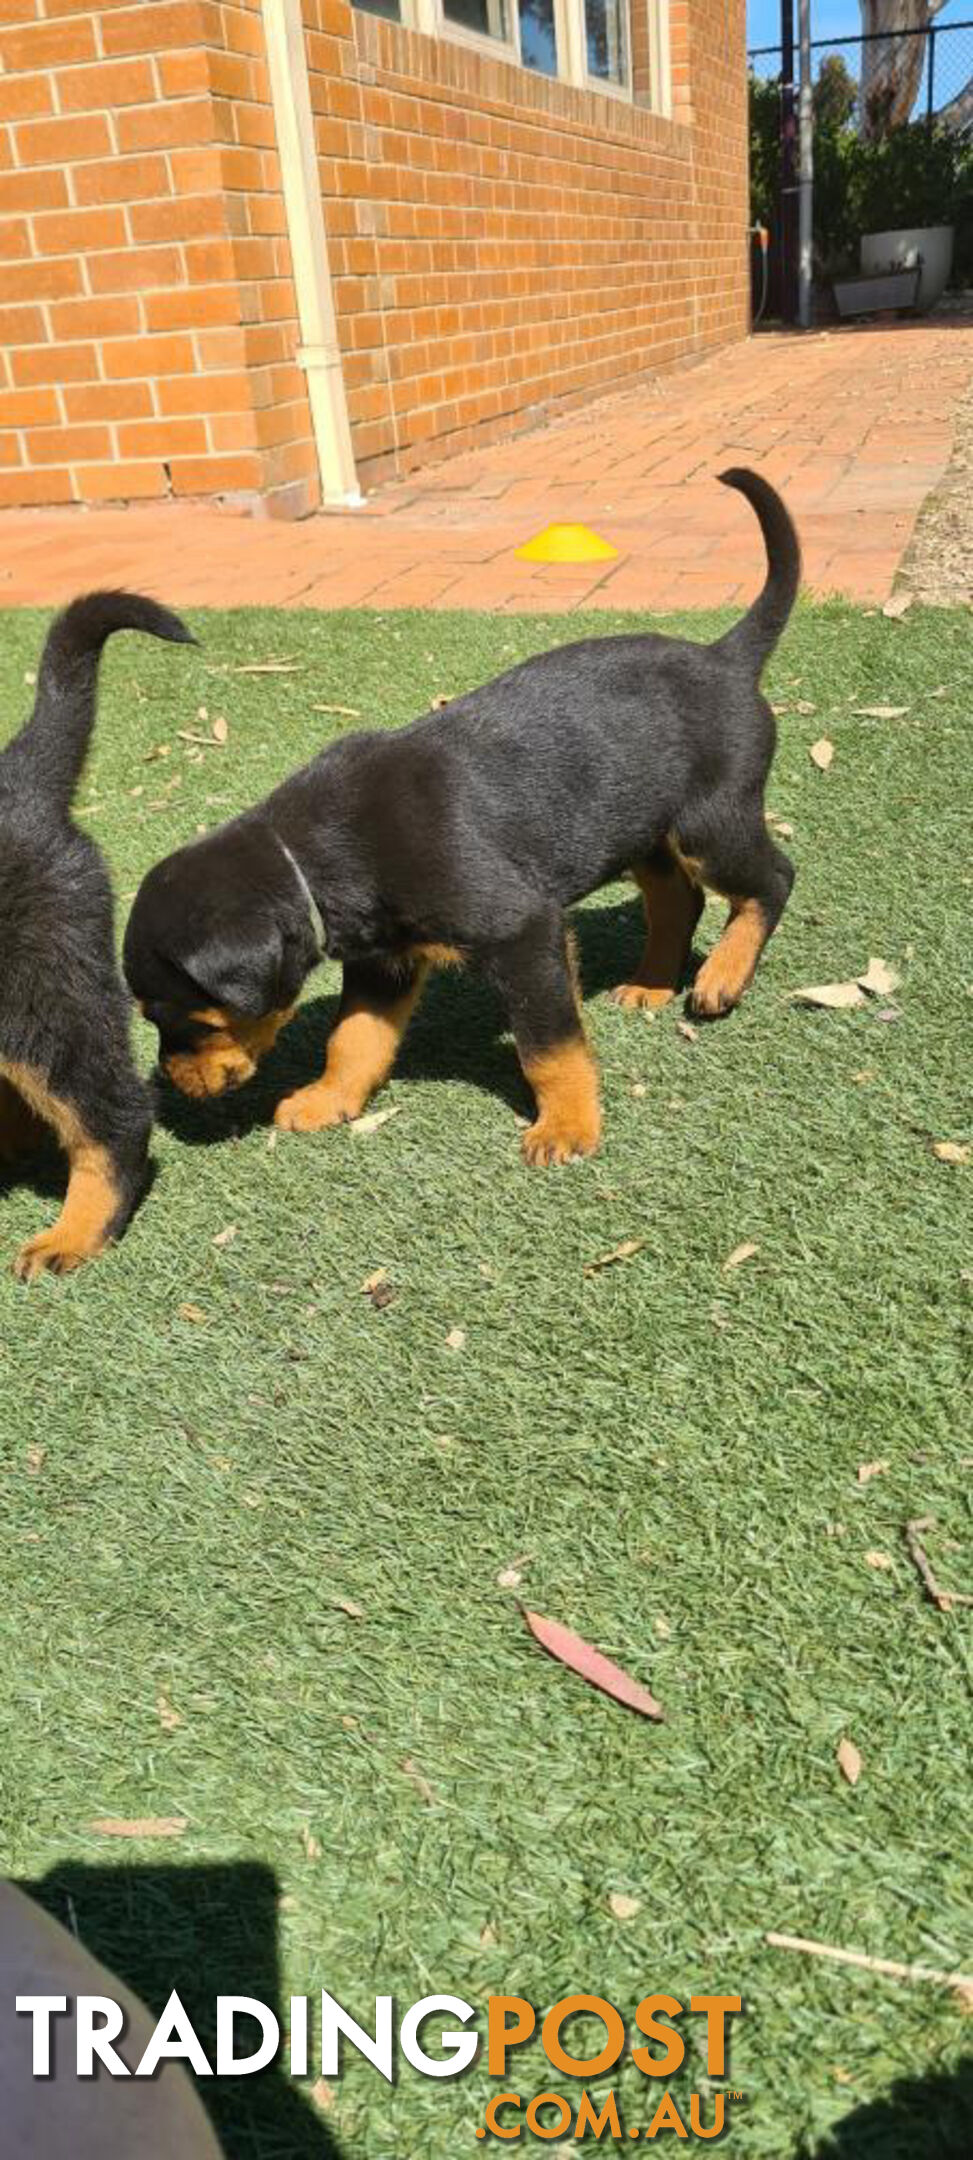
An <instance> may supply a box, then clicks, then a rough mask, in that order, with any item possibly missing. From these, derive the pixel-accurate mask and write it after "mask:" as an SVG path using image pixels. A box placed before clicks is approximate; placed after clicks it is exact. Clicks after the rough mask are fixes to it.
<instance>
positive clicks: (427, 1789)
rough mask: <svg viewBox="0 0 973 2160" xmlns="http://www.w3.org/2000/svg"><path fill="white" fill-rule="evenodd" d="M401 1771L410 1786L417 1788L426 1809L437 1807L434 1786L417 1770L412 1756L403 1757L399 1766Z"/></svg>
mask: <svg viewBox="0 0 973 2160" xmlns="http://www.w3.org/2000/svg"><path fill="white" fill-rule="evenodd" d="M399 1769H400V1770H401V1771H402V1773H403V1776H404V1777H407V1778H408V1780H409V1783H410V1785H414V1786H415V1789H416V1791H417V1793H418V1795H419V1798H420V1800H422V1801H423V1803H424V1805H425V1806H426V1807H435V1804H436V1795H435V1793H434V1792H433V1789H432V1786H431V1785H430V1783H429V1779H428V1778H425V1777H423V1774H422V1771H421V1770H420V1769H418V1768H417V1766H416V1764H415V1763H414V1762H413V1760H412V1757H411V1755H404V1756H403V1758H402V1761H401V1762H400V1764H399Z"/></svg>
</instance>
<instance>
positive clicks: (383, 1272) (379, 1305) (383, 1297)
mask: <svg viewBox="0 0 973 2160" xmlns="http://www.w3.org/2000/svg"><path fill="white" fill-rule="evenodd" d="M362 1290H363V1292H364V1294H365V1296H366V1297H367V1298H368V1300H369V1303H370V1304H371V1305H373V1306H374V1307H375V1311H376V1312H384V1310H385V1307H386V1305H394V1303H395V1300H396V1297H397V1295H398V1292H397V1291H396V1290H395V1289H394V1288H393V1286H392V1284H391V1283H390V1281H389V1271H388V1268H383V1267H379V1268H376V1269H375V1271H374V1273H373V1274H372V1275H366V1277H365V1280H364V1282H363V1283H362Z"/></svg>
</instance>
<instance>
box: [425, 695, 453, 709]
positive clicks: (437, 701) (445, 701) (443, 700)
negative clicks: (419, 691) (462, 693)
mask: <svg viewBox="0 0 973 2160" xmlns="http://www.w3.org/2000/svg"><path fill="white" fill-rule="evenodd" d="M452 702H453V701H452V698H449V697H446V696H445V695H444V693H443V692H442V691H440V693H439V696H438V697H434V698H432V699H430V705H431V709H432V711H433V712H442V709H443V706H444V705H451V704H452Z"/></svg>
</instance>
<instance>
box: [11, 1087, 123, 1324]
mask: <svg viewBox="0 0 973 2160" xmlns="http://www.w3.org/2000/svg"><path fill="white" fill-rule="evenodd" d="M2 1078H3V1080H5V1081H9V1082H10V1083H11V1085H12V1086H13V1087H14V1088H15V1089H16V1091H17V1093H18V1094H19V1095H20V1096H21V1097H22V1098H23V1100H24V1102H25V1103H26V1105H27V1108H28V1110H29V1111H31V1112H32V1113H33V1115H34V1117H35V1119H39V1120H40V1121H41V1123H42V1124H44V1125H46V1126H47V1127H48V1128H49V1129H50V1130H52V1131H53V1133H54V1135H55V1137H56V1139H57V1140H58V1142H59V1144H60V1146H61V1147H62V1148H63V1150H64V1152H65V1154H66V1156H67V1158H68V1163H69V1174H68V1189H67V1192H66V1194H65V1198H64V1206H63V1208H62V1210H61V1213H60V1215H59V1216H58V1219H57V1222H56V1223H52V1225H51V1227H50V1229H49V1230H40V1231H38V1233H37V1236H36V1237H32V1238H28V1241H27V1243H26V1245H24V1246H23V1247H22V1249H21V1251H20V1252H19V1253H18V1255H17V1258H16V1260H15V1261H14V1274H15V1275H18V1276H19V1277H20V1280H21V1282H32V1281H33V1279H34V1277H35V1275H40V1274H42V1273H43V1271H44V1269H45V1268H50V1270H51V1272H52V1274H55V1275H66V1274H68V1273H69V1272H70V1270H71V1269H72V1268H76V1267H80V1265H81V1262H82V1261H83V1260H91V1259H93V1258H94V1256H95V1254H96V1253H100V1252H103V1251H104V1248H105V1246H106V1245H107V1244H108V1242H109V1236H110V1231H111V1225H112V1223H113V1221H114V1219H115V1216H116V1215H117V1214H118V1210H119V1207H120V1206H121V1194H120V1192H119V1189H118V1186H117V1184H116V1182H115V1172H114V1168H113V1165H112V1160H111V1156H110V1155H109V1153H108V1151H107V1149H106V1148H103V1147H99V1145H98V1143H97V1142H96V1141H94V1140H92V1139H91V1137H90V1134H89V1133H87V1132H86V1131H85V1128H84V1126H83V1124H82V1122H81V1119H80V1117H79V1116H78V1113H77V1111H76V1110H75V1109H73V1108H72V1106H71V1104H70V1103H66V1102H62V1101H61V1099H60V1097H59V1096H57V1095H52V1094H51V1092H50V1089H49V1088H48V1085H47V1082H46V1080H45V1079H44V1077H43V1075H42V1074H41V1073H37V1072H32V1071H31V1069H30V1067H29V1066H26V1065H12V1064H11V1065H5V1066H4V1068H3V1073H2Z"/></svg>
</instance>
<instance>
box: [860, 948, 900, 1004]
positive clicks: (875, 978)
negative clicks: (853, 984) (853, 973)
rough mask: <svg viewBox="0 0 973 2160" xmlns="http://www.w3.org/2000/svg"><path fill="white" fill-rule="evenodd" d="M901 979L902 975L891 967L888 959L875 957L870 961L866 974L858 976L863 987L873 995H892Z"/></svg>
mask: <svg viewBox="0 0 973 2160" xmlns="http://www.w3.org/2000/svg"><path fill="white" fill-rule="evenodd" d="M901 980H902V977H901V975H897V974H896V972H895V969H894V968H890V966H889V964H888V961H887V960H876V959H874V958H872V959H871V960H870V961H869V963H868V966H867V968H866V970H865V973H864V975H859V977H858V981H859V983H860V985H861V988H862V989H863V990H868V991H870V992H871V995H872V997H891V996H892V992H893V991H894V990H897V989H898V987H899V984H900V982H901Z"/></svg>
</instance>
